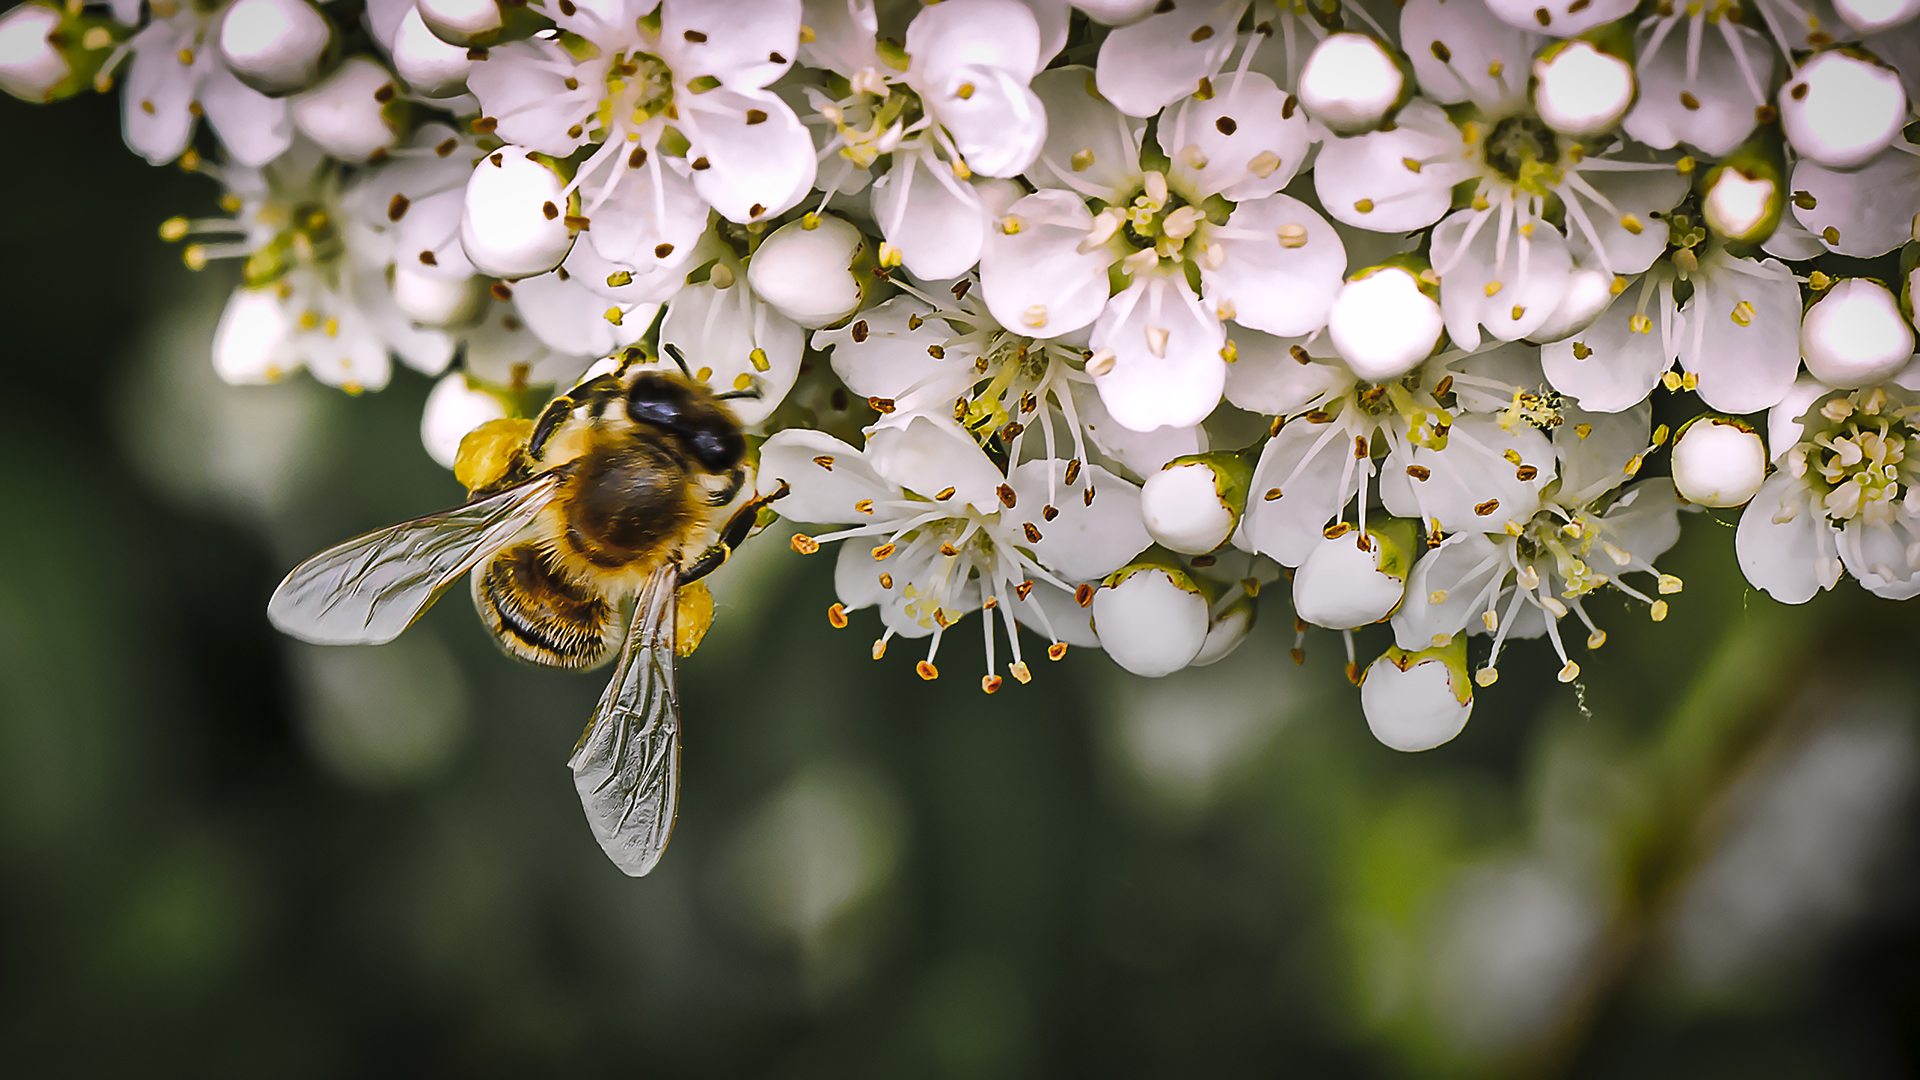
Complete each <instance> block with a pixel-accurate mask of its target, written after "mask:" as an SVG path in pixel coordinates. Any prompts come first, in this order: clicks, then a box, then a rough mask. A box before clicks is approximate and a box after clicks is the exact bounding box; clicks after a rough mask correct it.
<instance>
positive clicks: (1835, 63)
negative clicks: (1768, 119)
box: [1780, 49, 1907, 169]
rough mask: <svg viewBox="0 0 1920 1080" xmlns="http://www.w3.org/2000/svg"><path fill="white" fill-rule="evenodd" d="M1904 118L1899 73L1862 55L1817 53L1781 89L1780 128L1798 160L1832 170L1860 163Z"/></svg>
mask: <svg viewBox="0 0 1920 1080" xmlns="http://www.w3.org/2000/svg"><path fill="white" fill-rule="evenodd" d="M1906 120H1907V92H1906V90H1904V89H1903V88H1902V87H1901V85H1900V74H1899V72H1897V71H1894V70H1893V69H1892V68H1889V67H1887V66H1886V65H1884V64H1881V63H1880V62H1878V61H1877V60H1874V59H1873V58H1872V57H1870V56H1867V55H1865V54H1863V53H1856V52H1853V51H1850V50H1845V49H1836V50H1833V51H1830V52H1823V53H1816V54H1814V56H1813V57H1812V58H1810V59H1809V60H1808V61H1807V62H1806V63H1805V64H1802V65H1801V66H1800V70H1798V71H1796V72H1794V74H1793V77H1792V78H1790V79H1788V80H1787V82H1786V85H1784V86H1782V87H1781V88H1780V126H1781V127H1782V128H1783V129H1785V131H1786V133H1787V141H1788V142H1790V143H1792V144H1793V149H1794V151H1795V152H1797V153H1798V154H1799V155H1800V156H1801V157H1804V158H1808V159H1810V160H1813V161H1817V162H1819V163H1820V164H1822V165H1825V166H1828V167H1829V168H1835V169H1847V168H1852V167H1853V166H1855V165H1864V164H1866V162H1867V159H1869V158H1871V157H1873V156H1874V155H1875V154H1878V153H1879V152H1880V151H1882V150H1885V149H1886V148H1887V146H1888V144H1890V143H1892V142H1893V139H1894V136H1896V135H1898V134H1900V128H1901V126H1902V125H1903V124H1905V123H1906Z"/></svg>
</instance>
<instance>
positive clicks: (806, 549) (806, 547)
mask: <svg viewBox="0 0 1920 1080" xmlns="http://www.w3.org/2000/svg"><path fill="white" fill-rule="evenodd" d="M788 543H789V544H790V545H791V546H792V547H793V550H795V551H797V552H799V553H800V554H802V555H811V554H813V553H814V552H816V551H819V550H820V541H818V540H815V539H814V538H813V537H811V536H808V535H807V534H805V533H794V534H793V539H792V540H790V541H788Z"/></svg>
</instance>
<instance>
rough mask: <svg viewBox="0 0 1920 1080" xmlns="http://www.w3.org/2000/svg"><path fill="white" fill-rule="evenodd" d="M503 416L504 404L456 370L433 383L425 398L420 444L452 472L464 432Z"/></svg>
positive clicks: (505, 412) (428, 454)
mask: <svg viewBox="0 0 1920 1080" xmlns="http://www.w3.org/2000/svg"><path fill="white" fill-rule="evenodd" d="M506 415H507V406H506V404H505V403H504V402H502V401H501V400H500V399H499V398H497V397H495V396H493V395H492V394H490V393H488V392H486V391H485V390H482V389H480V388H479V387H476V386H474V385H472V384H471V383H469V382H468V381H467V376H466V375H465V374H464V373H462V372H458V371H456V372H454V373H452V374H451V375H448V376H446V377H445V378H443V379H441V380H440V381H439V382H438V383H435V384H434V387H433V391H432V392H431V393H429V394H428V395H427V407H426V409H425V410H424V411H423V412H422V413H421V415H420V441H421V442H422V443H424V444H425V445H426V448H427V456H429V457H431V458H433V460H435V461H437V462H439V463H440V465H441V466H442V467H443V468H448V469H451V468H453V465H454V462H455V460H457V459H458V457H459V455H460V440H461V439H464V438H466V436H467V432H469V431H472V430H473V429H474V428H477V427H479V426H480V425H481V424H484V423H486V422H487V421H489V420H499V419H502V418H504V417H505V416H506Z"/></svg>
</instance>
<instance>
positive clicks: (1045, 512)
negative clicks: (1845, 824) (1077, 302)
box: [1040, 466, 1892, 521]
mask: <svg viewBox="0 0 1920 1080" xmlns="http://www.w3.org/2000/svg"><path fill="white" fill-rule="evenodd" d="M1888 468H1892V466H1888ZM1040 516H1041V517H1042V518H1044V519H1046V520H1047V521H1052V520H1053V519H1054V518H1057V517H1059V516H1060V511H1059V509H1058V508H1057V507H1054V506H1052V505H1047V506H1043V507H1041V508H1040Z"/></svg>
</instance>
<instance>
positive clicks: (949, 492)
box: [933, 488, 954, 502]
mask: <svg viewBox="0 0 1920 1080" xmlns="http://www.w3.org/2000/svg"><path fill="white" fill-rule="evenodd" d="M953 492H954V489H953V488H945V489H943V490H942V491H941V492H940V493H939V494H938V495H935V496H934V497H933V501H934V502H946V501H947V500H948V499H951V498H953Z"/></svg>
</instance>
